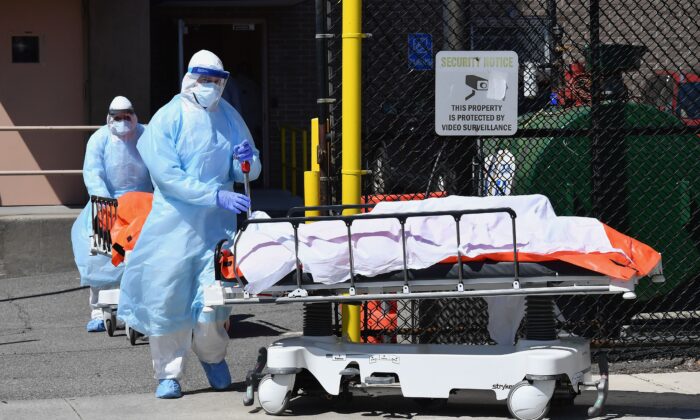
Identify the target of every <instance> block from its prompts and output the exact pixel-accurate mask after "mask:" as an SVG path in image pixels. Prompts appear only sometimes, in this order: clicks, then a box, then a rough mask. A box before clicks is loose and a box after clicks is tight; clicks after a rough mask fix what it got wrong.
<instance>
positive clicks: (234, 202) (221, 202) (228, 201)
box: [216, 190, 250, 214]
mask: <svg viewBox="0 0 700 420" xmlns="http://www.w3.org/2000/svg"><path fill="white" fill-rule="evenodd" d="M216 205H217V206H218V207H220V208H222V209H226V210H231V211H232V212H234V213H236V214H238V213H243V212H245V211H246V210H248V208H249V207H250V198H248V196H246V195H244V194H239V193H236V192H233V191H226V190H219V191H217V192H216Z"/></svg>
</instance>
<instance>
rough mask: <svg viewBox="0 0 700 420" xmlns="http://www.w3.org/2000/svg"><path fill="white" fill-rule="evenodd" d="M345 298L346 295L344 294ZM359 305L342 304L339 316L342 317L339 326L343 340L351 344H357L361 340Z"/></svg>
mask: <svg viewBox="0 0 700 420" xmlns="http://www.w3.org/2000/svg"><path fill="white" fill-rule="evenodd" d="M344 295H346V296H347V293H344ZM361 307H362V306H361V305H360V304H359V303H343V304H342V305H341V309H340V314H341V317H342V323H343V325H342V326H341V329H342V332H343V338H344V339H345V340H347V341H349V342H351V343H359V342H360V340H361V339H362V336H361V334H360V308H361Z"/></svg>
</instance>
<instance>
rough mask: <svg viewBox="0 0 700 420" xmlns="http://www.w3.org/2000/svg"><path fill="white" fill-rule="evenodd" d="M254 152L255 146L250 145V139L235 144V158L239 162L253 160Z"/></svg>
mask: <svg viewBox="0 0 700 420" xmlns="http://www.w3.org/2000/svg"><path fill="white" fill-rule="evenodd" d="M253 154H254V153H253V146H251V145H250V142H249V141H248V139H245V140H243V141H242V142H240V143H238V144H237V145H235V146H233V158H234V159H237V160H238V161H239V162H245V161H251V160H252V159H253Z"/></svg>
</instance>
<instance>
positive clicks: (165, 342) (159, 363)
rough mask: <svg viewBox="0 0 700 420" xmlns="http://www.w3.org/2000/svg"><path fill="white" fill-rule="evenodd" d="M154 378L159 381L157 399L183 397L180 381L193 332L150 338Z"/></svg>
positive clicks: (187, 331)
mask: <svg viewBox="0 0 700 420" xmlns="http://www.w3.org/2000/svg"><path fill="white" fill-rule="evenodd" d="M149 342H150V347H151V357H152V358H153V370H154V371H155V374H154V377H155V378H156V379H157V380H158V388H157V389H156V397H158V398H178V397H180V396H181V395H182V392H181V390H180V383H179V380H180V378H181V377H182V375H183V373H184V369H185V355H186V354H187V352H188V351H189V349H190V347H191V346H192V330H190V329H186V330H181V331H178V332H175V333H173V334H168V335H161V336H155V337H149Z"/></svg>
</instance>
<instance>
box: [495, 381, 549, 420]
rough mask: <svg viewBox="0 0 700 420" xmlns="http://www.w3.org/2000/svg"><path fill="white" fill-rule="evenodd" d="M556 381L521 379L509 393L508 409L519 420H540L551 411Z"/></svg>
mask: <svg viewBox="0 0 700 420" xmlns="http://www.w3.org/2000/svg"><path fill="white" fill-rule="evenodd" d="M555 382H556V381H534V382H532V383H531V382H530V381H520V382H518V383H517V384H515V385H514V386H513V388H511V389H510V392H509V393H508V401H507V402H508V411H509V412H510V414H511V416H513V417H515V418H516V419H518V420H540V419H542V418H544V417H545V416H546V415H547V413H548V412H549V406H550V402H551V399H552V394H553V393H554V385H555Z"/></svg>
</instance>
